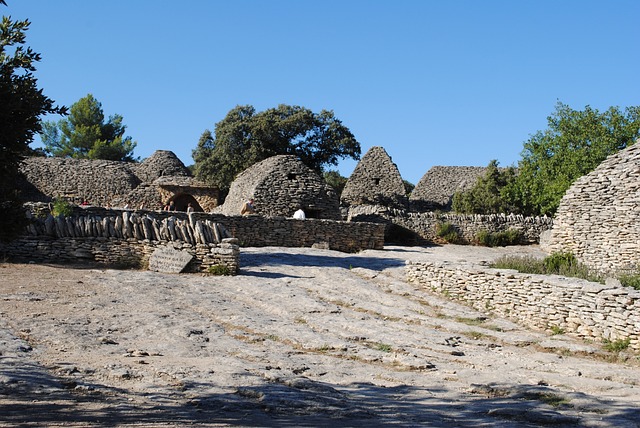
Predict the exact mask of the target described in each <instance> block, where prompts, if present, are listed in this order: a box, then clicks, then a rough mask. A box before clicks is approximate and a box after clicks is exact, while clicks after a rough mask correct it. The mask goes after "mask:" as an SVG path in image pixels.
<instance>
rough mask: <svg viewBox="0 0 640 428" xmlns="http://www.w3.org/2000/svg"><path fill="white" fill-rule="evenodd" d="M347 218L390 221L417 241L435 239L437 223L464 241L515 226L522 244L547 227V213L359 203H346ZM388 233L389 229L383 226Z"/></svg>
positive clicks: (533, 240)
mask: <svg viewBox="0 0 640 428" xmlns="http://www.w3.org/2000/svg"><path fill="white" fill-rule="evenodd" d="M348 220H349V221H368V222H378V223H384V224H386V225H388V229H389V226H391V225H393V226H396V227H399V228H402V229H403V230H406V231H408V232H410V233H413V234H414V235H415V236H414V237H415V239H416V240H417V241H418V242H433V241H435V240H436V239H437V230H438V225H441V224H444V223H449V224H451V225H452V226H453V227H454V228H455V229H456V230H457V231H458V232H459V234H460V236H461V238H462V239H463V240H464V241H466V242H474V241H475V240H476V236H477V235H478V233H479V232H481V231H485V232H504V231H507V230H509V229H515V230H518V231H519V232H520V235H521V240H522V241H521V243H522V244H533V243H538V242H540V235H541V234H542V233H543V232H545V231H547V230H549V229H551V227H552V226H553V219H552V218H550V217H546V216H544V217H525V216H522V215H517V214H490V215H480V214H450V213H438V212H425V213H416V212H409V211H406V210H394V209H389V208H387V207H382V206H367V205H361V206H356V207H350V209H349V214H348ZM387 233H389V230H387Z"/></svg>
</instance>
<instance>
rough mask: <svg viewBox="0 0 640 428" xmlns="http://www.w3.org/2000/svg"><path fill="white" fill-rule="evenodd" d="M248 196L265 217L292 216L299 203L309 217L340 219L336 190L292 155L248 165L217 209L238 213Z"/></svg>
mask: <svg viewBox="0 0 640 428" xmlns="http://www.w3.org/2000/svg"><path fill="white" fill-rule="evenodd" d="M250 197H253V199H254V202H255V206H256V212H257V213H258V214H260V215H263V216H267V217H271V216H284V217H291V216H292V215H293V213H294V212H295V211H296V210H297V209H298V207H299V206H302V207H303V209H304V211H305V213H306V216H307V217H308V218H323V219H330V220H340V219H341V216H340V207H339V200H338V195H337V193H336V192H335V190H334V189H333V188H332V187H331V186H329V185H328V184H327V183H325V181H324V180H323V179H322V178H321V177H320V176H319V175H318V174H317V173H316V172H315V171H313V170H312V169H311V168H309V167H307V166H306V165H305V164H303V163H302V161H301V160H299V159H298V158H297V157H295V156H290V155H278V156H273V157H270V158H268V159H265V160H263V161H262V162H258V163H257V164H255V165H252V166H250V167H249V168H247V169H246V170H245V171H243V172H242V173H241V174H240V175H238V177H236V179H235V180H234V181H233V183H231V187H230V189H229V194H228V195H227V198H226V200H225V202H224V204H223V205H221V206H220V207H218V209H217V210H216V212H219V213H221V214H225V215H239V213H240V208H241V207H242V204H243V203H244V202H245V201H246V200H247V199H248V198H250Z"/></svg>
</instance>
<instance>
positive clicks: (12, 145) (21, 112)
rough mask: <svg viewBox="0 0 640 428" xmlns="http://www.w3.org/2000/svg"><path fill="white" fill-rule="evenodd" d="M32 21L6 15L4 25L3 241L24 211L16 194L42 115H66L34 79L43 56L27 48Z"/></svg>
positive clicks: (0, 54) (0, 68)
mask: <svg viewBox="0 0 640 428" xmlns="http://www.w3.org/2000/svg"><path fill="white" fill-rule="evenodd" d="M29 25H30V22H29V21H28V20H24V21H12V20H11V18H10V17H6V16H3V17H2V23H1V24H0V100H2V101H1V102H0V130H1V132H0V218H2V219H3V220H2V222H0V239H3V240H6V239H10V238H11V237H13V236H14V235H15V233H17V232H18V231H19V230H20V228H19V227H18V225H19V223H20V221H21V220H22V219H23V218H24V211H23V210H22V208H21V205H20V203H19V200H18V195H17V194H16V190H15V189H16V188H17V186H16V179H17V177H18V174H19V165H20V161H21V160H22V159H23V158H24V156H25V155H27V154H28V153H29V143H31V142H32V141H33V136H34V135H35V134H36V133H37V132H39V131H40V129H41V127H40V116H42V115H44V114H65V112H66V109H65V108H64V107H58V106H55V105H54V101H53V100H51V99H50V98H48V97H46V96H45V95H44V94H43V92H42V90H41V89H38V86H37V79H36V78H35V77H34V75H33V72H34V71H35V69H36V68H35V63H36V62H38V61H40V59H41V57H40V54H38V53H36V52H34V51H33V50H32V49H31V48H30V47H25V46H24V43H25V40H26V36H25V32H26V31H27V30H28V28H29Z"/></svg>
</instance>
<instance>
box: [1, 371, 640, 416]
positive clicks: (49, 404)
mask: <svg viewBox="0 0 640 428" xmlns="http://www.w3.org/2000/svg"><path fill="white" fill-rule="evenodd" d="M12 360H13V359H12ZM3 366H4V367H3V370H2V373H1V374H2V377H3V382H2V383H0V423H2V424H3V425H10V426H55V425H65V426H73V425H76V426H88V425H99V426H116V425H117V426H126V425H137V426H139V425H141V424H142V425H143V426H173V425H176V424H178V425H182V424H189V425H196V426H197V425H209V426H214V425H218V426H220V425H229V426H245V427H272V426H273V427H275V426H278V427H300V426H330V425H334V426H351V427H365V426H367V427H369V426H386V425H393V426H406V427H409V426H435V427H477V426H502V427H539V426H556V427H567V426H583V423H585V422H586V421H588V420H589V419H591V418H594V419H597V420H598V425H597V426H616V427H631V426H637V422H635V421H638V420H640V410H639V409H636V408H630V407H629V408H624V407H619V406H617V405H616V404H615V403H611V402H610V401H607V402H606V403H605V402H603V401H601V400H599V399H598V398H597V397H591V396H587V395H584V394H580V393H572V394H571V395H570V396H561V395H558V394H557V393H555V392H554V391H553V390H552V389H551V388H549V387H545V386H532V385H501V386H500V387H495V386H480V387H478V388H477V389H475V390H473V391H470V392H469V393H467V394H461V393H460V394H458V396H457V397H458V398H456V399H455V400H451V399H450V398H446V399H443V398H438V397H443V396H446V397H451V392H452V391H446V390H443V389H427V388H417V387H412V386H406V385H400V386H396V387H386V388H385V387H380V386H376V385H374V384H371V383H354V384H349V385H332V384H329V383H324V382H317V381H313V380H310V379H307V378H305V377H292V378H286V379H276V380H275V381H272V382H267V381H264V383H262V384H260V385H258V386H255V381H256V378H255V375H251V374H247V376H253V377H254V379H251V382H247V383H250V384H251V386H247V387H239V388H237V389H236V390H235V391H234V392H233V393H225V394H207V393H204V392H203V391H207V390H210V388H211V387H212V386H214V385H208V384H205V383H195V382H194V383H191V384H184V385H182V386H181V388H180V389H176V391H175V393H170V394H167V393H164V394H162V393H160V394H158V393H151V392H150V393H148V394H140V393H136V392H133V391H128V390H126V389H121V388H119V389H115V388H110V387H107V386H104V385H100V384H86V383H83V384H79V383H76V382H75V381H73V380H72V379H65V378H62V377H61V378H58V377H56V376H53V375H51V374H50V372H49V371H47V370H45V369H43V368H42V367H38V366H35V365H33V364H19V365H16V366H13V367H12V368H11V370H10V371H8V370H7V366H6V365H4V364H3ZM552 399H553V400H554V401H552ZM7 401H9V402H10V403H9V404H6V403H7ZM572 402H580V403H589V404H588V405H584V404H583V405H581V406H580V407H578V406H574V404H572ZM590 426H591V425H590Z"/></svg>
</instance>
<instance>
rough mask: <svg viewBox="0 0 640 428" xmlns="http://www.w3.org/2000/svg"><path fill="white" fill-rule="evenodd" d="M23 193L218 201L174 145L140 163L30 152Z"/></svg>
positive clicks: (91, 199)
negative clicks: (196, 178) (182, 159)
mask: <svg viewBox="0 0 640 428" xmlns="http://www.w3.org/2000/svg"><path fill="white" fill-rule="evenodd" d="M20 169H21V172H22V174H23V181H22V182H21V184H20V187H21V192H22V197H23V199H25V200H27V201H31V202H49V201H51V200H52V199H53V198H63V199H66V200H68V201H70V202H72V203H76V204H81V203H88V204H90V205H95V206H103V207H129V208H145V209H152V210H153V209H161V208H162V207H163V206H164V205H165V204H168V203H169V202H170V201H174V203H175V205H176V207H177V209H178V210H181V211H184V210H186V207H187V204H188V203H191V204H192V205H193V206H194V208H195V209H196V210H198V211H200V210H206V211H211V210H213V209H214V208H215V207H216V206H217V202H218V190H217V189H216V188H212V187H211V186H208V185H206V184H204V183H201V182H199V181H197V180H195V179H194V178H193V177H191V174H190V172H189V170H188V169H187V168H186V167H185V166H184V164H183V163H182V162H181V161H180V159H178V157H177V156H176V155H175V154H174V153H173V152H170V151H166V150H158V151H156V152H155V153H154V154H153V155H152V156H150V157H149V158H147V159H145V160H144V161H143V162H141V163H135V162H115V161H106V160H89V159H71V158H55V157H54V158H45V157H31V158H27V159H26V160H25V161H24V163H23V164H22V165H21V168H20Z"/></svg>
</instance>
